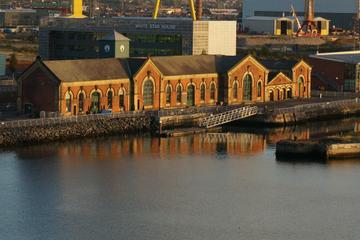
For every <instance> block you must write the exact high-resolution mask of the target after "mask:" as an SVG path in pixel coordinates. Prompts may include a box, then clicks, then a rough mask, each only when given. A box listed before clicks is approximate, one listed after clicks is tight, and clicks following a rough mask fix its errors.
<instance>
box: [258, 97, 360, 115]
mask: <svg viewBox="0 0 360 240" xmlns="http://www.w3.org/2000/svg"><path fill="white" fill-rule="evenodd" d="M358 104H360V99H359V98H355V99H346V100H338V101H331V102H321V103H310V104H303V105H298V106H293V107H287V108H278V109H273V110H271V111H267V110H266V109H264V110H263V111H264V113H272V114H285V113H297V112H304V111H316V110H320V109H329V108H336V107H348V106H354V105H358Z"/></svg>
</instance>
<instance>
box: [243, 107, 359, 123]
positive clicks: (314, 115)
mask: <svg viewBox="0 0 360 240" xmlns="http://www.w3.org/2000/svg"><path fill="white" fill-rule="evenodd" d="M359 114H360V104H350V105H346V106H329V107H326V106H325V107H324V106H313V107H312V108H307V109H300V108H299V109H297V108H296V107H295V108H289V109H278V110H276V111H273V112H272V111H268V112H267V111H264V112H263V114H258V115H256V116H254V117H251V118H248V119H245V120H243V121H244V122H247V123H254V124H265V125H275V126H278V125H291V124H296V123H301V122H306V121H308V120H326V119H333V118H341V117H346V116H352V115H359Z"/></svg>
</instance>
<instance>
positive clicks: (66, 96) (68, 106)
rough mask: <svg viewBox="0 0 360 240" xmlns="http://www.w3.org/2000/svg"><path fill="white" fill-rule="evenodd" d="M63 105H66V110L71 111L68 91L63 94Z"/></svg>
mask: <svg viewBox="0 0 360 240" xmlns="http://www.w3.org/2000/svg"><path fill="white" fill-rule="evenodd" d="M65 105H66V112H71V94H70V92H69V91H67V92H66V94H65Z"/></svg>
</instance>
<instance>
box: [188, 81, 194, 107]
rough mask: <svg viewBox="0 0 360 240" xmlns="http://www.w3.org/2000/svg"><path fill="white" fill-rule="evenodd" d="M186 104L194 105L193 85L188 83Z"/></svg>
mask: <svg viewBox="0 0 360 240" xmlns="http://www.w3.org/2000/svg"><path fill="white" fill-rule="evenodd" d="M187 105H188V106H194V105H195V86H194V85H192V84H191V85H189V86H188V89H187Z"/></svg>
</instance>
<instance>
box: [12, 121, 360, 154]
mask: <svg viewBox="0 0 360 240" xmlns="http://www.w3.org/2000/svg"><path fill="white" fill-rule="evenodd" d="M359 129H360V120H359V119H356V118H354V119H346V120H342V121H326V122H318V123H316V124H307V125H299V126H288V127H283V128H271V129H259V128H246V129H241V128H234V127H232V128H231V132H230V130H229V129H226V128H225V129H224V131H223V132H221V133H206V134H197V135H193V136H184V137H174V138H156V137H151V136H124V137H108V138H98V139H88V140H80V141H70V142H65V143H55V144H46V145H38V146H28V147H23V148H19V149H17V150H16V153H17V155H18V157H19V158H20V159H46V158H48V157H50V156H58V157H59V158H60V159H65V158H66V159H69V158H72V159H79V160H86V161H88V160H96V161H104V160H121V159H129V158H130V159H132V160H141V159H144V156H145V155H146V156H150V157H149V158H151V157H160V158H171V157H175V156H179V155H199V156H200V155H213V154H214V153H217V154H219V155H229V156H232V155H239V156H241V155H245V156H247V155H256V154H261V153H262V152H264V151H265V149H267V148H269V147H270V148H273V147H274V144H275V143H276V142H277V141H279V140H282V139H294V138H295V137H296V138H297V139H304V140H305V139H310V138H316V137H320V136H326V135H334V134H337V135H339V134H344V133H347V132H357V131H359Z"/></svg>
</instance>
